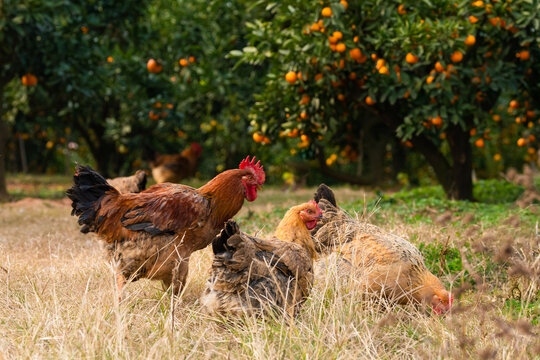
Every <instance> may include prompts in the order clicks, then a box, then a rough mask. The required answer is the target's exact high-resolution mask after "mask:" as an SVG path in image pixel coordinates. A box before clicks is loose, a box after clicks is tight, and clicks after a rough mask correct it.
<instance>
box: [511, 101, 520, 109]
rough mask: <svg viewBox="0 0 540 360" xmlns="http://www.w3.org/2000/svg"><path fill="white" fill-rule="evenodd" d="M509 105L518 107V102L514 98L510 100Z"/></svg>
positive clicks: (514, 107) (513, 107)
mask: <svg viewBox="0 0 540 360" xmlns="http://www.w3.org/2000/svg"><path fill="white" fill-rule="evenodd" d="M510 107H511V108H512V109H517V108H518V107H519V103H518V102H517V101H516V100H512V101H510Z"/></svg>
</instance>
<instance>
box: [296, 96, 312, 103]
mask: <svg viewBox="0 0 540 360" xmlns="http://www.w3.org/2000/svg"><path fill="white" fill-rule="evenodd" d="M309 100H311V99H310V97H309V96H308V95H303V96H302V100H300V102H299V104H300V105H305V104H307V103H309Z"/></svg>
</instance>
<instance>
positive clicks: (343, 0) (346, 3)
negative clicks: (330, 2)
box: [339, 0, 349, 10]
mask: <svg viewBox="0 0 540 360" xmlns="http://www.w3.org/2000/svg"><path fill="white" fill-rule="evenodd" d="M339 3H340V4H341V5H343V7H344V8H345V10H347V8H348V7H349V3H348V2H347V1H345V0H341V1H340V2H339Z"/></svg>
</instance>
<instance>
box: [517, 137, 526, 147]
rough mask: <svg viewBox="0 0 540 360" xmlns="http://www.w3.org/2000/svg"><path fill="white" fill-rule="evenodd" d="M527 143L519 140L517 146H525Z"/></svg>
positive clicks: (522, 139) (521, 139)
mask: <svg viewBox="0 0 540 360" xmlns="http://www.w3.org/2000/svg"><path fill="white" fill-rule="evenodd" d="M526 143H527V141H526V140H525V139H524V138H519V139H518V141H517V146H525V144H526Z"/></svg>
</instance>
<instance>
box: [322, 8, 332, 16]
mask: <svg viewBox="0 0 540 360" xmlns="http://www.w3.org/2000/svg"><path fill="white" fill-rule="evenodd" d="M321 15H322V16H324V17H330V16H332V9H330V8H329V7H328V6H327V7H325V8H323V9H322V11H321Z"/></svg>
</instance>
